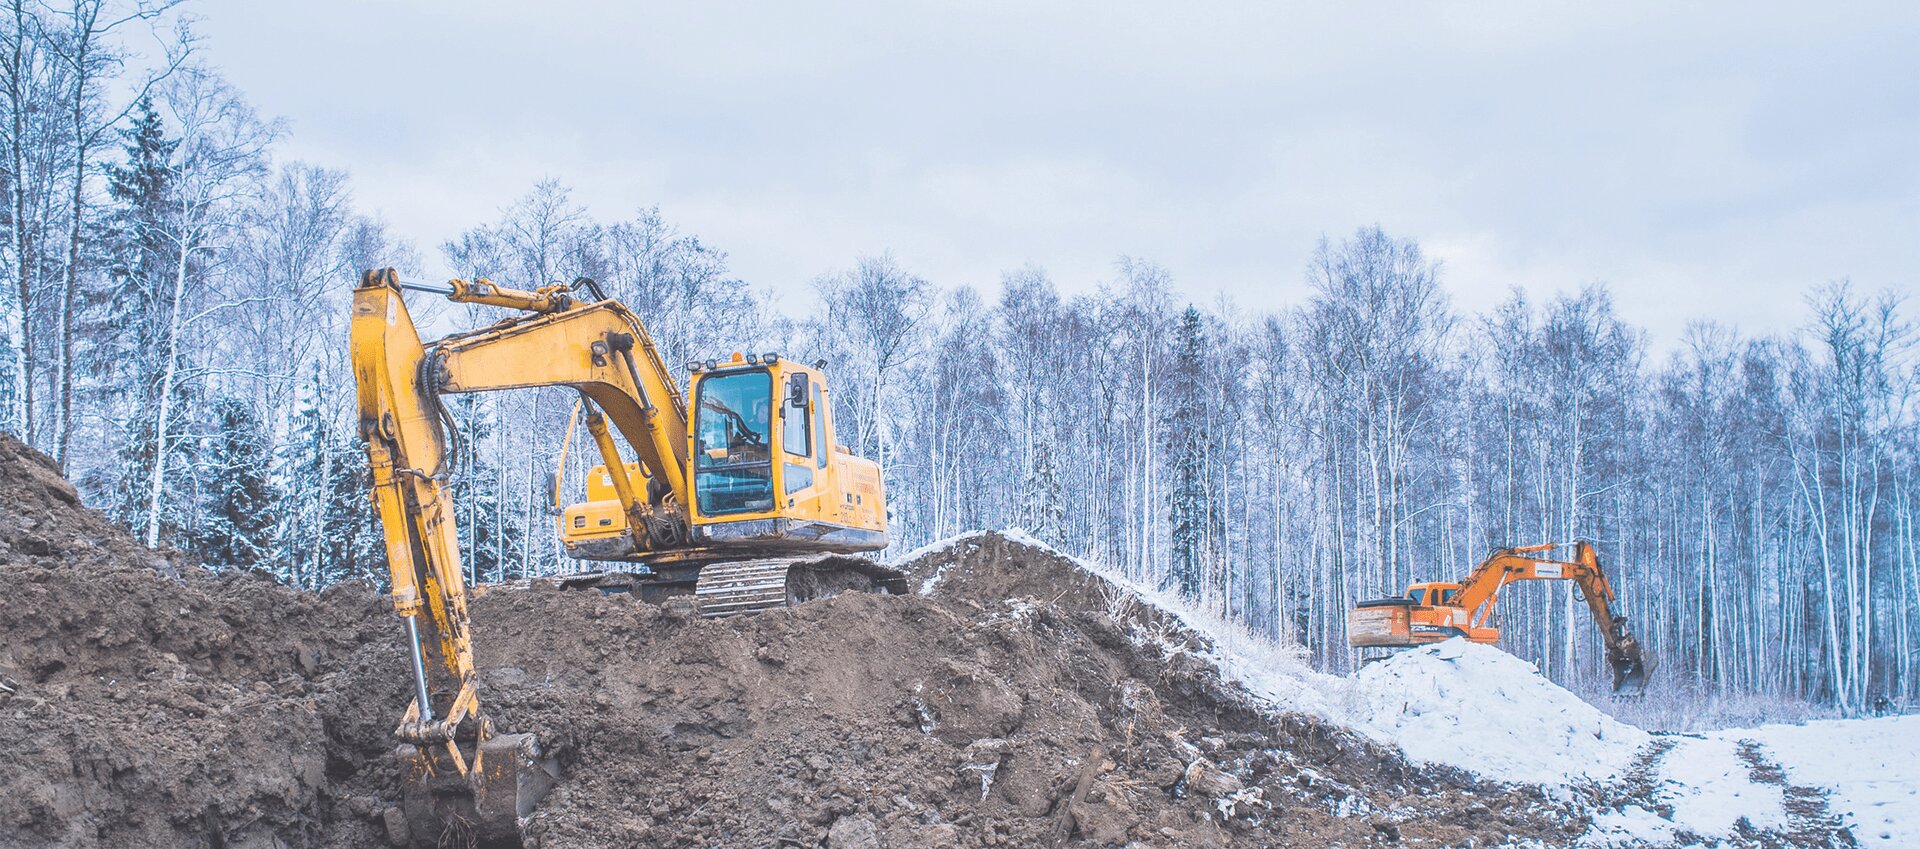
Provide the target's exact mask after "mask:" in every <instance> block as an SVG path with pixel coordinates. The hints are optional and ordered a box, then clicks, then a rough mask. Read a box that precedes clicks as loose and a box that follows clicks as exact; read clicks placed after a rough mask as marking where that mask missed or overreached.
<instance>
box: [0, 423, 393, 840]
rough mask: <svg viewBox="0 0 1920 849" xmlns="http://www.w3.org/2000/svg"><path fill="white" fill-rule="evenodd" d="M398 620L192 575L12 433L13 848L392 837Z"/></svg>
mask: <svg viewBox="0 0 1920 849" xmlns="http://www.w3.org/2000/svg"><path fill="white" fill-rule="evenodd" d="M382 610H383V605H382V603H381V601H380V599H379V598H378V597H376V596H375V595H374V594H373V593H371V592H369V591H368V590H366V589H365V588H360V587H343V588H340V589H337V590H334V591H330V592H327V593H322V594H312V593H298V592H294V591H291V590H288V589H286V588H284V587H282V586H280V585H278V584H276V583H274V582H273V581H272V580H270V579H268V578H266V577H264V576H259V575H253V574H247V573H230V574H222V575H214V574H212V573H209V572H206V571H205V570H202V569H198V568H196V567H192V566H186V567H184V568H182V567H181V566H180V565H178V564H177V563H176V562H175V561H174V559H170V557H169V556H167V555H161V554H157V553H155V552H153V551H150V550H148V549H145V548H143V547H141V546H140V545H139V544H137V543H136V542H134V541H133V540H132V539H131V538H129V537H128V536H127V535H126V533H125V532H124V531H122V530H120V529H119V528H117V527H115V526H113V525H112V524H111V523H109V522H107V521H106V520H105V519H104V518H103V517H101V516H100V515H99V514H97V513H95V512H93V511H91V510H88V509H86V508H84V507H82V506H80V504H79V499H78V498H77V497H75V495H74V492H73V489H72V487H71V486H70V485H68V484H67V482H66V481H64V480H61V479H60V477H59V476H58V474H57V473H55V471H54V467H53V464H52V463H51V462H50V461H48V460H47V459H46V458H45V457H44V456H42V455H40V454H38V453H37V452H34V451H32V450H31V449H28V448H26V447H25V446H23V445H21V444H20V443H19V442H17V441H14V440H13V439H12V438H10V437H7V436H4V435H0V741H5V742H4V744H0V746H3V747H4V748H3V750H0V763H4V764H5V768H3V769H0V846H7V847H13V846H21V847H26V846H229V847H247V846H280V845H296V846H299V845H319V844H320V843H321V842H322V838H323V836H324V837H325V838H327V839H328V841H329V842H331V843H333V845H342V846H345V845H353V844H354V843H356V842H357V843H360V844H363V845H364V844H367V843H370V842H372V841H373V840H374V839H377V838H373V837H371V834H372V833H371V832H370V831H368V830H367V829H365V828H362V827H361V826H360V823H362V822H365V821H366V818H365V817H362V816H358V815H357V813H358V811H360V810H365V811H366V812H369V813H375V814H377V813H378V810H377V809H378V808H379V807H381V806H382V805H383V804H385V802H384V801H383V799H384V797H383V795H382V794H385V793H386V792H387V790H386V788H388V787H390V786H391V785H392V783H393V780H394V777H395V776H396V775H397V772H395V771H394V770H393V769H392V767H391V766H390V765H388V764H387V763H386V759H385V758H384V757H383V755H384V754H385V752H386V750H388V749H390V748H391V744H390V742H388V741H387V740H384V739H382V738H383V736H384V735H385V734H386V733H387V732H388V730H389V729H388V728H387V727H386V726H387V725H388V724H390V722H391V719H390V717H389V716H388V714H390V713H391V710H390V709H389V708H386V707H385V706H384V705H382V706H381V707H380V708H375V709H369V707H368V706H366V705H363V704H362V703H363V702H384V703H386V704H391V703H393V702H394V701H395V700H397V699H400V698H401V696H400V693H401V692H403V690H404V688H403V687H394V686H389V685H388V684H386V683H385V681H386V680H387V679H390V678H391V677H392V675H391V672H390V671H389V670H387V669H380V668H378V667H380V666H391V667H392V668H393V669H398V668H401V667H400V666H399V663H400V661H399V654H398V646H397V644H396V643H395V641H394V640H393V639H392V634H393V633H394V627H393V625H392V623H391V621H390V620H389V619H387V618H385V617H383V616H382V615H381V612H382ZM383 660H385V661H390V663H389V662H383ZM374 717H377V718H378V722H372V721H371V720H372V719H373V718H374Z"/></svg>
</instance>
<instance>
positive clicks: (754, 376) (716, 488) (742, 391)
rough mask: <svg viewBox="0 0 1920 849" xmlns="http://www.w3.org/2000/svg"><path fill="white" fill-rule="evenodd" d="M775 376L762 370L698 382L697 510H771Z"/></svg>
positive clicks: (696, 413)
mask: <svg viewBox="0 0 1920 849" xmlns="http://www.w3.org/2000/svg"><path fill="white" fill-rule="evenodd" d="M772 402H773V378H772V377H771V376H769V375H768V374H767V373H766V372H764V371H745V372H737V373H734V374H726V375H720V376H717V377H710V378H707V379H706V380H703V381H701V382H700V391H699V396H698V406H697V407H696V412H695V413H694V443H693V468H694V484H693V491H694V497H695V498H696V499H698V500H699V502H700V512H701V513H703V514H706V515H714V514H719V513H745V512H751V511H756V510H768V509H771V508H772V507H773V454H772V451H771V450H770V448H769V446H770V445H771V444H772V440H771V439H769V435H770V434H771V433H772V432H773V403H772Z"/></svg>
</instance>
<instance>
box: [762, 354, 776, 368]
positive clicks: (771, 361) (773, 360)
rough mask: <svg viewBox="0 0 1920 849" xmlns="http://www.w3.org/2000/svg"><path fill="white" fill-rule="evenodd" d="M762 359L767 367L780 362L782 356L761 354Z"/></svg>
mask: <svg viewBox="0 0 1920 849" xmlns="http://www.w3.org/2000/svg"><path fill="white" fill-rule="evenodd" d="M760 359H762V360H765V361H766V362H767V365H773V364H774V363H777V362H780V355H779V354H775V353H771V352H769V353H765V354H761V355H760Z"/></svg>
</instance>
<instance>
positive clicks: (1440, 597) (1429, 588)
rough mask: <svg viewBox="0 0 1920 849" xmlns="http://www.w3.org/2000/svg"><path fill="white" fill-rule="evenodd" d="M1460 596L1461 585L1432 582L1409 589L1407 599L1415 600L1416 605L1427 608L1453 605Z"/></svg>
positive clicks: (1415, 585)
mask: <svg viewBox="0 0 1920 849" xmlns="http://www.w3.org/2000/svg"><path fill="white" fill-rule="evenodd" d="M1459 594H1460V585H1459V584H1452V583H1441V582H1432V583H1424V584H1414V585H1413V586H1410V587H1408V588H1407V598H1410V599H1413V601H1414V603H1415V604H1419V605H1423V606H1426V607H1440V606H1443V605H1451V604H1453V603H1454V601H1453V600H1454V598H1455V597H1456V596H1458V595H1459Z"/></svg>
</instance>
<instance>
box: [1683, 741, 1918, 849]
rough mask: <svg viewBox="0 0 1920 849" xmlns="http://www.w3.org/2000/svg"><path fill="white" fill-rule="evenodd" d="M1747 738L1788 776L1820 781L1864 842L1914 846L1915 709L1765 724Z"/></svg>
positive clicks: (1890, 847)
mask: <svg viewBox="0 0 1920 849" xmlns="http://www.w3.org/2000/svg"><path fill="white" fill-rule="evenodd" d="M1721 736H1728V737H1738V738H1740V739H1745V740H1753V741H1755V742H1758V743H1759V744H1760V745H1761V746H1763V747H1765V749H1766V753H1767V755H1769V756H1770V757H1771V758H1772V759H1773V760H1774V761H1775V762H1777V763H1779V764H1780V767H1781V769H1782V770H1784V771H1785V772H1786V774H1787V780H1789V781H1791V782H1793V783H1795V784H1802V785H1810V786H1814V787H1823V788H1826V789H1827V790H1828V791H1829V792H1830V795H1829V796H1828V798H1827V805H1828V807H1829V808H1831V809H1832V810H1833V812H1834V813H1837V814H1839V815H1840V816H1841V817H1842V818H1843V819H1844V820H1845V821H1846V823H1847V827H1848V828H1849V829H1851V830H1852V831H1853V836H1854V838H1855V839H1857V840H1859V841H1860V845H1861V846H1863V847H1869V849H1896V847H1910V846H1920V716H1892V717H1886V718H1884V719H1840V720H1826V721H1820V722H1809V723H1807V724H1805V725H1765V726H1761V727H1759V728H1749V729H1745V730H1741V731H1727V732H1722V735H1721Z"/></svg>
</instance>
